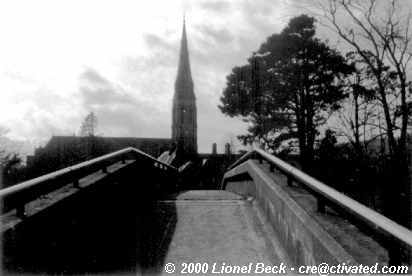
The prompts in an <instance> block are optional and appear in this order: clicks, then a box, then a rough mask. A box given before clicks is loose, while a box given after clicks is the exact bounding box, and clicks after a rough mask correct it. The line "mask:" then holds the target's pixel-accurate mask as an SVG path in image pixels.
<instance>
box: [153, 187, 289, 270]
mask: <svg viewBox="0 0 412 276" xmlns="http://www.w3.org/2000/svg"><path fill="white" fill-rule="evenodd" d="M157 206H158V208H159V210H160V212H161V213H162V212H163V213H165V214H167V213H169V212H168V211H169V210H170V208H175V210H176V219H175V220H174V221H173V220H172V219H170V222H169V223H168V224H169V227H166V229H165V231H164V236H163V238H162V239H161V240H162V242H168V243H169V245H168V246H162V245H160V246H159V247H158V248H163V250H165V251H167V252H156V253H155V256H164V259H163V261H162V262H163V265H164V264H167V263H174V264H175V265H176V272H179V271H180V269H182V268H183V267H182V262H186V263H190V262H192V263H207V265H208V272H209V273H207V274H210V275H211V274H212V269H215V272H219V271H221V270H222V269H223V268H224V267H225V266H227V265H230V266H235V265H236V266H244V265H249V263H252V264H253V268H254V264H255V263H264V264H265V265H267V266H269V265H270V266H274V265H279V264H280V263H282V262H283V263H285V264H287V263H289V262H288V258H287V255H286V253H285V251H284V250H283V248H282V247H281V246H280V244H279V243H278V241H277V239H276V236H275V233H274V231H273V230H272V229H271V228H270V224H269V223H265V218H264V216H263V215H262V214H261V213H260V211H259V208H258V207H257V206H256V202H255V201H254V200H253V198H249V199H244V198H243V197H241V196H239V195H236V194H234V193H230V192H225V191H188V192H184V193H181V194H179V195H178V196H177V197H176V198H174V199H164V200H159V201H158V202H157ZM171 229H173V230H171ZM159 265H160V264H159ZM162 268H163V267H162ZM162 270H163V269H162ZM158 272H160V273H159V274H161V275H170V274H166V273H165V272H164V271H160V270H158ZM202 275H204V274H202Z"/></svg>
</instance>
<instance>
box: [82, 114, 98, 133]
mask: <svg viewBox="0 0 412 276" xmlns="http://www.w3.org/2000/svg"><path fill="white" fill-rule="evenodd" d="M96 129H97V117H96V115H95V114H94V112H90V113H89V114H87V116H86V117H85V118H84V120H83V122H82V125H81V127H80V136H95V135H96Z"/></svg>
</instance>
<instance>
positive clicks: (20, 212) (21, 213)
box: [16, 204, 26, 219]
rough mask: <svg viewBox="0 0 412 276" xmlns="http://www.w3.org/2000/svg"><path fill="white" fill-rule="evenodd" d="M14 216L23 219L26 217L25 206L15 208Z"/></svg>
mask: <svg viewBox="0 0 412 276" xmlns="http://www.w3.org/2000/svg"><path fill="white" fill-rule="evenodd" d="M16 215H17V217H18V218H21V219H23V218H25V217H26V204H21V205H20V206H19V207H17V208H16Z"/></svg>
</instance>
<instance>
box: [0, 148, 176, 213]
mask: <svg viewBox="0 0 412 276" xmlns="http://www.w3.org/2000/svg"><path fill="white" fill-rule="evenodd" d="M130 159H132V160H136V159H139V160H144V161H146V162H152V163H153V165H154V166H155V167H157V168H158V169H159V170H162V171H165V172H169V173H171V174H177V169H176V168H175V167H173V166H170V165H168V164H166V163H163V162H161V161H158V160H157V159H155V158H153V157H152V156H150V155H148V154H146V153H144V152H142V151H140V150H138V149H135V148H131V147H129V148H125V149H122V150H119V151H116V152H112V153H109V154H106V155H103V156H100V157H97V158H94V159H91V160H89V161H85V162H82V163H79V164H77V165H74V166H70V167H67V168H64V169H61V170H58V171H55V172H52V173H48V174H45V175H43V176H40V177H37V178H34V179H31V180H27V181H24V182H22V183H19V184H16V185H14V186H11V187H8V188H5V189H1V190H0V202H1V203H2V204H1V205H2V209H1V212H2V213H5V212H8V211H11V210H13V209H16V210H17V216H19V217H24V216H25V206H26V204H27V203H29V202H31V201H34V200H36V199H37V198H39V197H41V196H42V195H45V194H48V193H51V192H53V191H55V190H57V189H59V188H61V187H63V186H65V185H67V184H70V183H73V185H74V186H75V187H77V188H79V179H80V178H83V177H85V176H87V175H90V174H92V173H95V172H97V171H99V170H102V171H103V172H104V173H107V167H108V166H111V165H113V164H115V163H117V162H123V163H125V162H126V160H130Z"/></svg>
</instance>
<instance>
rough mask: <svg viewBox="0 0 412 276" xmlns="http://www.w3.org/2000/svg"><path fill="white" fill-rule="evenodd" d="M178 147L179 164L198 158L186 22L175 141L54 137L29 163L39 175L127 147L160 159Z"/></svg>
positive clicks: (177, 89)
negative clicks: (165, 153) (174, 147)
mask: <svg viewBox="0 0 412 276" xmlns="http://www.w3.org/2000/svg"><path fill="white" fill-rule="evenodd" d="M174 145H176V146H177V160H179V161H178V162H177V165H179V164H181V163H182V162H184V160H187V159H191V158H194V157H196V156H197V152H198V151H197V110H196V98H195V94H194V89H193V80H192V73H191V69H190V61H189V49H188V43H187V35H186V25H185V21H183V32H182V38H181V45H180V56H179V64H178V70H177V77H176V81H175V93H174V97H173V110H172V137H171V138H133V137H96V136H89V137H77V136H53V137H52V138H51V139H50V141H49V142H48V143H47V144H46V145H45V146H44V147H42V148H39V149H36V151H35V154H34V156H29V157H28V158H27V160H28V167H36V169H38V170H39V171H38V173H46V172H49V171H52V170H56V169H58V168H61V167H65V166H68V165H71V164H74V163H78V162H80V161H84V160H87V159H90V158H93V157H96V156H100V155H102V154H105V153H109V152H112V151H115V150H119V149H122V148H125V147H135V148H138V149H140V150H142V151H144V152H146V153H148V154H150V155H152V156H154V157H158V156H160V155H161V154H162V152H164V151H165V150H168V149H170V148H171V147H173V146H174Z"/></svg>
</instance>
